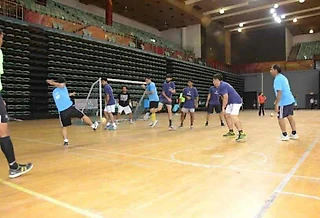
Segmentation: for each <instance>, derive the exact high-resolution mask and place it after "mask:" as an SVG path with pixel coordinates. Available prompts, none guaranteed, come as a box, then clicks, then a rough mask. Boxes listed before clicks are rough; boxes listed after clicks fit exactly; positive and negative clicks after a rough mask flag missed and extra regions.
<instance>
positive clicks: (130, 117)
mask: <svg viewBox="0 0 320 218" xmlns="http://www.w3.org/2000/svg"><path fill="white" fill-rule="evenodd" d="M123 111H124V113H125V114H126V115H128V116H129V122H130V123H131V124H132V123H133V115H132V110H131V107H130V106H129V105H128V106H126V107H124V108H123Z"/></svg>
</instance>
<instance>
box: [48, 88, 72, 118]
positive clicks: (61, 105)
mask: <svg viewBox="0 0 320 218" xmlns="http://www.w3.org/2000/svg"><path fill="white" fill-rule="evenodd" d="M52 96H53V99H54V102H55V103H56V106H57V108H58V111H59V112H61V111H64V110H66V109H68V108H69V107H71V106H72V104H73V103H72V101H71V99H70V96H69V92H68V89H67V87H66V86H64V87H63V88H59V87H57V88H55V89H54V90H53V92H52Z"/></svg>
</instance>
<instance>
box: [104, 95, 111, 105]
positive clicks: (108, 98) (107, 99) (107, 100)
mask: <svg viewBox="0 0 320 218" xmlns="http://www.w3.org/2000/svg"><path fill="white" fill-rule="evenodd" d="M105 100H106V105H108V103H109V100H110V95H109V94H106V97H105Z"/></svg>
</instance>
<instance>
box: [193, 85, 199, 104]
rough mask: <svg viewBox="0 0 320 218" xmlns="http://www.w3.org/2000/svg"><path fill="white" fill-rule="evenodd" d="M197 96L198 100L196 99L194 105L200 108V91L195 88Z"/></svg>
mask: <svg viewBox="0 0 320 218" xmlns="http://www.w3.org/2000/svg"><path fill="white" fill-rule="evenodd" d="M195 95H196V98H195V99H194V101H195V102H194V105H195V107H196V108H198V106H199V93H198V90H197V89H196V88H195Z"/></svg>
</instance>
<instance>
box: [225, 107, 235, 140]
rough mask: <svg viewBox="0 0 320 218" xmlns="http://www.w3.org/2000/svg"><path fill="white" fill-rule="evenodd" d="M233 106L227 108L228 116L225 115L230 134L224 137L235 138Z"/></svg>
mask: <svg viewBox="0 0 320 218" xmlns="http://www.w3.org/2000/svg"><path fill="white" fill-rule="evenodd" d="M231 111H232V104H229V105H228V106H227V108H226V114H225V115H224V117H225V119H226V122H227V126H228V128H229V132H227V133H226V134H224V135H223V137H235V133H234V131H233V121H232V118H231Z"/></svg>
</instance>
